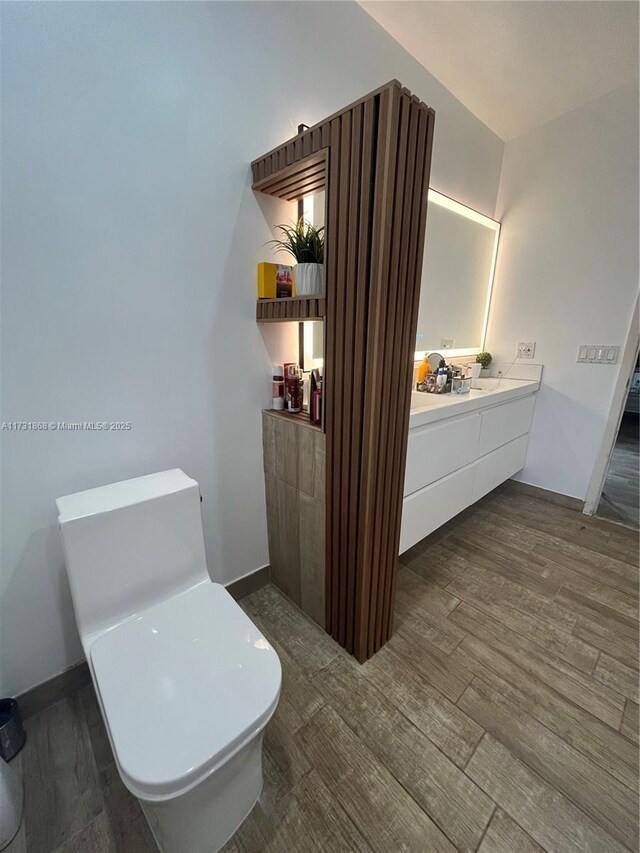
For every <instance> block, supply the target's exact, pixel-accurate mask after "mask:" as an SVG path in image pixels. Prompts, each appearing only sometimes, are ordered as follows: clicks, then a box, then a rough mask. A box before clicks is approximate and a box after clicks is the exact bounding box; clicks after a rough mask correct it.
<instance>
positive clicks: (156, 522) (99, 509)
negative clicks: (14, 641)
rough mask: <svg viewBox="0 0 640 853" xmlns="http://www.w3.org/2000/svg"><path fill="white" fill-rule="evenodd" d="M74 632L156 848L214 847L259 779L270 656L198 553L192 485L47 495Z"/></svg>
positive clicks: (162, 480) (276, 667)
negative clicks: (61, 553)
mask: <svg viewBox="0 0 640 853" xmlns="http://www.w3.org/2000/svg"><path fill="white" fill-rule="evenodd" d="M56 505H57V508H58V514H59V515H58V523H59V526H60V533H61V537H62V542H63V548H64V552H65V560H66V565H67V573H68V576H69V583H70V587H71V593H72V598H73V606H74V611H75V616H76V621H77V624H78V629H79V631H80V637H81V640H82V644H83V647H84V651H85V655H86V657H87V661H88V663H89V668H90V671H91V675H92V678H93V683H94V687H95V690H96V694H97V697H98V702H99V705H100V708H101V711H102V716H103V719H104V722H105V726H106V730H107V733H108V736H109V740H110V742H111V747H112V749H113V754H114V758H115V761H116V765H117V767H118V770H119V773H120V776H121V778H122V781H123V782H124V784H125V785H126V787H127V788H128V789H129V791H131V793H132V794H134V796H136V797H137V798H138V800H139V801H140V804H141V806H142V810H143V812H144V814H145V816H146V818H147V821H148V823H149V826H150V827H151V830H152V832H153V835H154V837H155V839H156V842H157V844H158V847H159V848H160V849H161V850H162V851H163V853H214V851H217V850H219V849H220V848H221V847H222V846H223V845H224V844H225V843H226V841H227V840H228V839H229V838H230V837H231V836H232V835H233V833H234V832H235V831H236V829H237V828H238V827H239V826H240V824H241V823H242V821H243V820H244V819H245V817H246V816H247V815H248V814H249V812H250V811H251V809H252V808H253V806H254V804H255V802H256V800H257V799H258V796H259V795H260V791H261V788H262V738H263V735H264V731H265V727H266V725H267V723H268V722H269V720H270V719H271V717H272V715H273V713H274V711H275V709H276V706H277V704H278V699H279V695H280V684H281V680H282V673H281V667H280V661H279V659H278V656H277V654H276V652H275V651H274V649H273V648H272V647H271V646H270V644H269V643H268V641H267V640H266V639H265V638H264V636H263V635H262V634H261V633H260V631H258V629H257V628H256V626H255V625H254V624H253V623H252V622H251V620H250V619H249V618H248V616H246V614H245V613H244V612H243V610H242V609H241V608H240V607H239V606H238V605H237V604H236V602H235V601H234V600H233V599H232V598H231V596H230V595H229V594H228V593H227V591H226V590H225V589H224V587H222V586H221V585H220V584H217V583H213V582H212V580H211V578H210V577H209V574H208V571H207V566H206V560H205V555H204V541H203V534H202V519H201V513H200V492H199V488H198V484H197V483H196V482H195V481H194V480H191V479H190V478H189V477H187V476H186V475H185V474H184V473H183V472H182V471H180V470H177V469H176V470H173V471H164V472H162V473H159V474H152V475H150V476H147V477H140V478H137V479H135V480H127V481H125V482H122V483H115V484H112V485H109V486H103V487H101V488H98V489H91V490H89V491H86V492H80V493H78V494H74V495H68V496H66V497H63V498H58V500H57V501H56Z"/></svg>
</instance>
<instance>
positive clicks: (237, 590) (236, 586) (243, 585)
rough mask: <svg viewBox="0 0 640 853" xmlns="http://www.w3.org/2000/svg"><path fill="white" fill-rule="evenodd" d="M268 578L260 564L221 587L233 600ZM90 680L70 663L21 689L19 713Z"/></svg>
mask: <svg viewBox="0 0 640 853" xmlns="http://www.w3.org/2000/svg"><path fill="white" fill-rule="evenodd" d="M270 579H271V570H270V567H269V566H263V567H262V568H261V569H256V570H255V572H251V573H250V574H248V575H245V576H244V577H242V578H239V579H238V580H237V581H232V582H231V583H230V584H227V586H226V587H225V588H226V590H227V592H229V593H230V594H231V595H232V596H233V597H234V598H235V600H236V601H238V600H239V599H240V598H244V596H245V595H250V594H251V593H252V592H256V590H259V589H261V588H262V587H263V586H266V585H267V584H268V583H269V581H270ZM90 682H91V673H90V672H89V667H88V665H87V662H86V661H80V662H79V663H76V664H74V665H73V666H70V667H69V668H68V669H65V670H64V671H63V672H60V673H58V675H54V676H53V677H52V678H49V679H47V680H46V681H43V682H42V683H41V684H36V686H35V687H31V688H30V689H29V690H25V692H24V693H21V694H20V695H19V696H18V697H17V698H18V703H19V705H20V713H21V715H22V718H23V719H27V718H28V717H33V716H34V715H35V714H38V713H39V712H40V711H44V709H45V708H48V707H49V706H50V705H54V704H55V703H56V702H59V701H60V700H61V699H64V698H66V697H67V696H71V695H72V694H73V693H75V692H76V691H78V690H80V689H81V688H82V687H84V686H85V685H87V684H89V683H90Z"/></svg>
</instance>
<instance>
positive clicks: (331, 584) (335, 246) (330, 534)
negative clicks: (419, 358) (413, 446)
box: [322, 119, 342, 640]
mask: <svg viewBox="0 0 640 853" xmlns="http://www.w3.org/2000/svg"><path fill="white" fill-rule="evenodd" d="M322 137H323V143H324V142H325V140H326V141H327V142H328V148H329V165H328V168H329V173H328V181H327V190H328V191H327V209H326V222H327V233H326V245H325V255H326V283H327V321H326V343H327V347H326V352H325V363H324V368H325V370H324V381H323V389H322V394H323V403H324V409H325V413H324V417H325V429H326V433H327V438H326V454H327V455H326V471H325V477H326V498H325V500H326V509H327V512H326V520H325V552H326V556H325V560H326V563H325V580H326V624H327V629H328V631H329V632H330V633H331V635H332V636H333V637H334V639H336V640H337V639H338V637H337V626H338V612H339V608H340V565H339V559H338V554H339V547H340V541H339V538H340V525H339V518H340V515H339V512H340V508H339V506H336V492H337V490H338V488H339V484H340V469H339V468H336V465H335V464H334V458H335V455H336V446H339V435H338V430H339V423H340V422H339V413H338V411H337V406H336V397H335V389H336V387H337V381H338V374H339V371H341V370H342V365H340V364H339V363H338V362H337V360H336V357H335V353H336V322H335V310H336V309H335V304H336V303H335V300H336V294H337V289H338V276H337V266H338V253H339V239H338V195H339V181H340V120H339V119H334V120H333V121H332V122H331V123H329V124H328V125H325V126H323V128H322Z"/></svg>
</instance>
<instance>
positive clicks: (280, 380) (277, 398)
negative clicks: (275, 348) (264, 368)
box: [272, 364, 284, 410]
mask: <svg viewBox="0 0 640 853" xmlns="http://www.w3.org/2000/svg"><path fill="white" fill-rule="evenodd" d="M272 387H273V390H272V396H273V405H272V408H273V409H277V410H282V409H284V368H283V367H282V365H281V364H274V365H273V382H272Z"/></svg>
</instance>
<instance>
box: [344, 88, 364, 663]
mask: <svg viewBox="0 0 640 853" xmlns="http://www.w3.org/2000/svg"><path fill="white" fill-rule="evenodd" d="M363 116H364V107H363V105H361V104H360V105H358V106H357V107H355V108H354V109H353V110H352V122H351V151H350V170H349V209H348V235H347V250H348V252H347V281H348V283H349V286H348V287H347V288H346V291H345V293H346V310H345V333H344V334H345V368H346V369H345V377H344V389H343V391H344V405H343V408H344V410H345V423H344V425H343V438H344V440H343V445H342V471H343V480H344V483H343V489H342V492H343V504H342V512H343V514H344V523H345V526H346V529H347V530H348V531H349V535H348V536H347V538H346V542H345V543H344V560H345V562H344V573H345V603H344V607H345V643H344V646H345V648H346V649H347V651H348V652H353V637H354V632H353V628H354V613H353V607H354V593H355V572H356V567H357V549H356V537H355V530H356V528H355V524H356V523H357V514H355V513H354V512H353V508H355V507H357V505H358V481H359V478H358V477H355V478H354V477H353V467H352V462H353V460H356V461H359V459H360V431H361V428H360V425H359V422H358V412H359V411H360V410H361V408H362V401H361V394H359V393H358V391H359V389H362V388H363V387H364V384H365V382H366V365H365V358H364V356H365V353H364V336H362V337H361V338H360V339H358V338H357V331H356V325H357V316H358V311H357V307H358V304H359V302H363V301H364V299H363V294H361V293H360V292H359V287H358V284H359V278H358V266H359V263H360V261H361V259H362V254H361V253H362V251H363V247H362V246H361V245H360V243H359V241H358V235H359V230H360V215H361V208H360V194H361V188H362V181H363V172H362V148H363V139H362V132H363ZM349 368H350V369H349ZM355 467H356V469H357V470H358V469H359V465H356V466H355Z"/></svg>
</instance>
